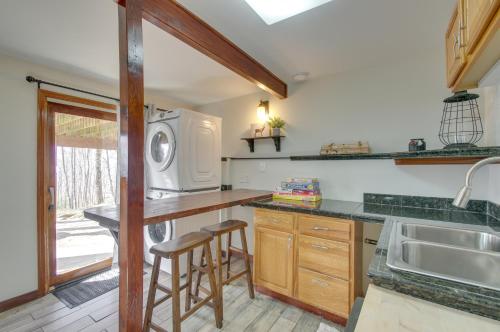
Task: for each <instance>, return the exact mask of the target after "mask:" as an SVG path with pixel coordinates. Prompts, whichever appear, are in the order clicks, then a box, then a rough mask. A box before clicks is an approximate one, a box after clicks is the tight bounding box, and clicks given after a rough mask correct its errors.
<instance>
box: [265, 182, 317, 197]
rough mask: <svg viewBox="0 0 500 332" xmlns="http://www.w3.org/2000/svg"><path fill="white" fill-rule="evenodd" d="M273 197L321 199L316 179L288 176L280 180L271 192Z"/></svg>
mask: <svg viewBox="0 0 500 332" xmlns="http://www.w3.org/2000/svg"><path fill="white" fill-rule="evenodd" d="M273 198H275V199H289V200H297V201H309V202H316V201H319V200H321V190H320V188H319V181H318V179H314V178H289V179H287V180H286V181H283V182H281V186H280V187H278V188H277V189H276V190H275V191H274V192H273Z"/></svg>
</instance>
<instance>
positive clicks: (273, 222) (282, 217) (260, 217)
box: [254, 209, 293, 233]
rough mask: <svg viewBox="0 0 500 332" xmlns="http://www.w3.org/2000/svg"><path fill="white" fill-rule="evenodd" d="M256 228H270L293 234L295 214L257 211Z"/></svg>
mask: <svg viewBox="0 0 500 332" xmlns="http://www.w3.org/2000/svg"><path fill="white" fill-rule="evenodd" d="M254 224H255V226H263V227H268V228H272V229H276V230H280V231H284V232H289V233H291V232H293V214H291V213H285V212H276V211H269V210H260V209H259V210H255V219H254Z"/></svg>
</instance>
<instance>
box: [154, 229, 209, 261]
mask: <svg viewBox="0 0 500 332" xmlns="http://www.w3.org/2000/svg"><path fill="white" fill-rule="evenodd" d="M210 240H212V235H210V234H209V233H206V232H191V233H188V234H185V235H182V236H179V237H178V238H175V239H173V240H171V241H167V242H163V243H160V244H157V245H154V246H152V247H151V249H150V250H149V252H151V253H152V254H154V255H158V256H161V257H165V258H169V257H170V256H172V255H174V254H176V255H178V254H182V253H184V252H187V251H189V250H191V249H192V248H195V247H199V246H200V245H201V244H203V243H204V242H207V241H210Z"/></svg>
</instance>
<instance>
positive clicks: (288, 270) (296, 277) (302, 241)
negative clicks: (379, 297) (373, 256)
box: [254, 209, 363, 322]
mask: <svg viewBox="0 0 500 332" xmlns="http://www.w3.org/2000/svg"><path fill="white" fill-rule="evenodd" d="M254 225H255V231H254V241H255V242H254V248H255V249H254V280H255V285H256V287H257V289H258V290H260V291H263V292H266V293H268V294H270V295H271V296H275V297H278V298H280V299H281V300H285V301H287V302H289V303H291V304H294V305H297V306H299V307H301V308H303V309H306V310H310V311H313V312H315V313H317V314H321V315H323V316H325V317H327V318H329V319H332V320H336V319H337V321H338V318H340V319H341V320H342V319H343V320H345V319H346V318H347V317H348V315H349V313H350V308H351V306H352V304H353V303H354V299H355V298H356V297H357V296H359V295H361V292H362V290H361V283H362V277H361V259H362V257H361V250H362V243H361V237H362V232H363V231H362V224H361V223H356V222H354V221H352V220H346V219H339V218H332V217H321V216H314V215H307V214H302V213H293V212H282V211H274V210H266V209H255V219H254ZM268 291H271V293H269V292H268ZM276 295H278V296H276ZM283 297H284V298H283ZM332 317H333V318H332ZM339 322H341V321H339Z"/></svg>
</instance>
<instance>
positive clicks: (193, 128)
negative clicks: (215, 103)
mask: <svg viewBox="0 0 500 332" xmlns="http://www.w3.org/2000/svg"><path fill="white" fill-rule="evenodd" d="M221 124H222V119H221V118H218V117H215V116H211V115H206V114H203V113H200V112H195V111H191V110H186V109H174V110H168V111H154V112H152V113H151V114H150V116H149V120H148V126H147V136H146V142H145V144H146V148H145V151H144V154H145V156H146V167H147V171H146V174H147V183H148V185H149V188H150V189H154V190H160V191H161V190H163V191H166V192H196V191H205V190H210V189H218V188H220V185H221Z"/></svg>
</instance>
